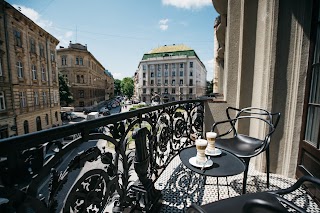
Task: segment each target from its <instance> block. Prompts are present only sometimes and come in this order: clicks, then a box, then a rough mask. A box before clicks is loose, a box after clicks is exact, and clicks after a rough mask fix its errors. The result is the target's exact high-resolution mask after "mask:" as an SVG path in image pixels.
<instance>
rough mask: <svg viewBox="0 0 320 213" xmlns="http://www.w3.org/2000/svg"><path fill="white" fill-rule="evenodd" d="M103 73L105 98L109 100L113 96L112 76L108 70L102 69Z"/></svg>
mask: <svg viewBox="0 0 320 213" xmlns="http://www.w3.org/2000/svg"><path fill="white" fill-rule="evenodd" d="M104 72H105V74H106V75H107V77H106V85H107V87H106V97H105V99H106V100H109V99H110V98H113V97H114V78H113V76H112V74H111V72H109V71H108V70H105V71H104Z"/></svg>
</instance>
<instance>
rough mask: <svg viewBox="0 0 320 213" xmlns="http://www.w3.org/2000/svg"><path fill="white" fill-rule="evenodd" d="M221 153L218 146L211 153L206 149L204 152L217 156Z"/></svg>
mask: <svg viewBox="0 0 320 213" xmlns="http://www.w3.org/2000/svg"><path fill="white" fill-rule="evenodd" d="M221 153H222V152H221V150H220V149H218V148H215V149H214V152H213V153H210V152H208V150H206V151H205V154H206V155H210V156H218V155H221Z"/></svg>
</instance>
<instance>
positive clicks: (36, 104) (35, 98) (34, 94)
mask: <svg viewBox="0 0 320 213" xmlns="http://www.w3.org/2000/svg"><path fill="white" fill-rule="evenodd" d="M33 99H34V105H35V106H38V105H39V93H38V92H37V91H34V92H33Z"/></svg>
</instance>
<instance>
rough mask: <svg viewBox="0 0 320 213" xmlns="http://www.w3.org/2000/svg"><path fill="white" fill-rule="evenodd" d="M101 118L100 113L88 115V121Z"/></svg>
mask: <svg viewBox="0 0 320 213" xmlns="http://www.w3.org/2000/svg"><path fill="white" fill-rule="evenodd" d="M97 118H99V112H90V113H89V114H88V115H87V120H88V121H89V120H94V119H97Z"/></svg>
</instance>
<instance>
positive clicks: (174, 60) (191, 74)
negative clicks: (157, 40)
mask: <svg viewBox="0 0 320 213" xmlns="http://www.w3.org/2000/svg"><path fill="white" fill-rule="evenodd" d="M206 77H207V70H206V68H205V66H204V64H203V63H202V62H201V60H200V59H199V57H198V56H197V54H196V52H195V51H194V50H193V49H191V48H189V47H187V46H185V45H168V46H167V45H165V46H162V47H158V48H155V49H153V50H151V51H150V52H149V53H146V54H144V55H143V58H142V60H141V61H140V63H139V66H138V70H137V71H136V73H135V78H134V79H135V80H134V81H135V92H134V94H135V96H136V98H137V99H140V101H143V102H146V103H150V102H152V100H151V99H152V97H159V98H160V102H162V103H165V102H168V101H178V100H187V99H195V98H197V97H200V96H203V95H205V90H206Z"/></svg>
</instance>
